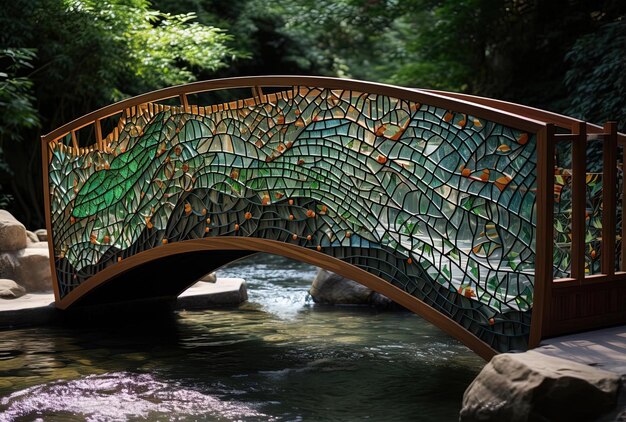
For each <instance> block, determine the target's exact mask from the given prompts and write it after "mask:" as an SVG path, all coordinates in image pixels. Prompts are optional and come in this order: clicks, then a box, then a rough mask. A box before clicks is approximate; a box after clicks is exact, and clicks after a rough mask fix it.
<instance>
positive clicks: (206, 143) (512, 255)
mask: <svg viewBox="0 0 626 422" xmlns="http://www.w3.org/2000/svg"><path fill="white" fill-rule="evenodd" d="M535 142H536V140H535V136H534V135H532V134H528V133H525V132H523V131H519V130H516V129H514V128H510V127H506V126H503V125H501V124H497V123H494V122H491V121H487V120H484V119H482V118H480V117H476V116H471V115H467V114H462V113H457V112H455V111H453V110H445V109H441V108H437V107H434V106H430V105H427V104H419V103H415V102H411V101H405V100H402V99H397V98H391V97H388V96H384V95H374V94H368V93H361V92H355V91H341V90H328V89H318V88H311V87H295V88H294V89H293V90H289V91H284V92H280V93H276V94H272V95H263V96H261V97H258V98H256V99H253V100H246V101H238V102H234V103H228V104H222V105H220V106H209V107H197V106H193V107H189V108H186V109H185V108H183V107H168V106H161V105H157V104H152V103H148V104H144V105H143V106H141V107H137V108H134V109H129V110H126V111H125V112H124V115H123V116H122V117H121V119H120V122H119V126H118V128H117V129H116V130H115V132H114V133H112V134H111V135H109V137H107V139H105V141H104V142H103V144H104V147H103V148H100V151H96V150H92V151H84V152H82V153H75V152H72V151H71V150H70V149H68V148H67V147H65V146H64V145H63V144H62V143H58V142H57V143H51V144H50V155H51V157H50V162H49V180H50V195H51V212H52V230H53V239H54V248H55V265H56V271H57V274H56V275H57V279H58V284H59V291H60V295H61V297H63V296H65V295H67V294H68V293H69V292H70V291H71V290H72V289H74V288H76V286H78V285H80V284H81V283H83V282H84V281H85V280H87V279H88V278H89V277H91V276H92V275H94V274H96V273H97V272H98V271H100V270H102V269H103V268H105V267H107V266H110V265H115V264H116V263H117V262H119V261H121V260H124V259H126V258H127V257H129V256H132V255H135V254H137V253H140V252H141V251H144V250H148V249H151V248H154V247H160V246H161V245H165V244H169V243H172V242H179V241H184V240H187V239H198V238H204V237H212V236H253V237H259V238H265V239H273V240H279V241H283V242H287V243H291V244H294V245H299V246H302V247H306V248H310V249H312V250H314V251H319V252H321V253H325V254H329V255H332V256H334V257H336V258H339V259H342V260H344V261H346V262H348V263H350V264H352V265H355V266H357V267H360V268H363V269H365V270H367V271H369V272H370V273H373V274H375V275H378V276H379V277H381V278H383V279H384V280H386V281H388V282H389V283H392V284H393V285H395V286H398V287H400V288H401V289H403V290H404V291H406V292H408V293H409V294H411V295H413V296H415V297H417V298H419V299H420V300H422V301H424V302H426V303H428V304H429V305H431V306H433V307H434V308H436V309H437V310H438V311H440V312H442V313H443V314H445V315H447V316H449V317H451V318H452V319H454V320H455V321H457V322H459V323H460V324H462V325H463V326H464V327H465V328H466V329H468V330H469V331H471V332H473V333H474V334H476V335H477V336H478V337H480V338H481V339H483V340H484V341H486V342H487V343H489V344H491V345H492V346H493V347H494V348H496V349H497V350H501V351H504V350H511V349H523V348H525V347H526V342H527V337H528V332H529V327H530V312H531V308H532V301H533V277H534V260H535V256H534V249H535V248H534V241H535V238H534V236H535V215H534V211H535V193H536V192H535V190H536V189H535V175H536V170H535V167H536V158H535V147H536V145H535Z"/></svg>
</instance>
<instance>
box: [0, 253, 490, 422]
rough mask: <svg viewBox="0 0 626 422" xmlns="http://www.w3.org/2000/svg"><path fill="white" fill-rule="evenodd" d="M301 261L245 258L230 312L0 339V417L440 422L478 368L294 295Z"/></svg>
mask: <svg viewBox="0 0 626 422" xmlns="http://www.w3.org/2000/svg"><path fill="white" fill-rule="evenodd" d="M315 274H316V269H315V268H314V267H311V266H308V265H305V264H302V263H298V262H294V261H289V260H286V259H283V258H280V257H276V256H268V255H256V256H253V257H250V258H247V259H245V260H242V261H239V262H236V263H233V264H231V265H230V266H228V267H226V268H223V269H221V270H220V271H219V272H218V276H219V277H241V278H244V279H246V281H247V283H248V295H249V302H248V303H246V304H244V305H242V306H240V307H239V308H235V309H232V308H224V309H214V310H207V311H200V312H188V311H181V312H177V313H175V314H174V315H173V316H171V317H170V318H163V319H156V320H154V321H152V322H151V323H146V322H145V321H143V322H133V321H127V322H126V323H124V324H115V326H105V325H98V326H97V327H96V328H93V327H85V326H77V327H61V326H56V327H55V326H52V327H38V328H29V329H19V330H13V331H4V332H0V421H2V422H4V421H31V420H38V419H39V420H43V421H83V420H87V421H137V420H159V421H160V420H176V421H196V420H207V421H239V420H242V421H266V420H268V421H351V420H364V419H367V420H372V421H385V422H386V421H448V420H449V421H453V420H457V419H458V412H459V410H460V407H461V399H462V395H463V391H464V390H465V388H466V387H467V386H468V385H469V383H470V382H471V381H472V379H473V378H474V377H475V376H476V374H477V373H478V372H479V371H480V369H481V368H482V366H483V365H484V362H483V361H482V360H481V359H480V358H479V357H478V356H476V355H474V354H473V353H472V352H471V351H470V350H468V349H467V348H466V347H464V346H463V345H462V344H460V343H459V342H458V341H456V340H454V339H452V338H451V337H449V336H447V335H446V334H445V333H443V332H441V331H440V330H439V329H437V328H435V327H434V326H432V325H431V324H429V323H427V322H426V321H424V320H423V319H421V318H419V317H417V316H416V315H413V314H411V313H408V312H377V311H375V310H372V309H369V308H360V307H326V306H318V305H314V304H312V303H311V302H310V301H308V300H307V290H308V288H309V287H310V284H311V280H312V279H313V278H314V277H315Z"/></svg>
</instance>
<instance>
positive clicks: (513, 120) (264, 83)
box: [41, 76, 544, 142]
mask: <svg viewBox="0 0 626 422" xmlns="http://www.w3.org/2000/svg"><path fill="white" fill-rule="evenodd" d="M293 86H311V87H319V88H326V89H338V90H353V91H359V92H368V93H372V94H379V95H386V96H390V97H395V98H401V99H405V100H411V101H415V102H418V103H422V104H428V105H432V106H435V107H440V108H444V109H449V110H454V111H457V112H460V113H466V114H471V115H473V116H476V117H480V118H484V119H487V120H491V121H493V122H496V123H501V124H504V125H507V126H512V127H514V128H515V129H519V130H524V131H528V132H531V133H536V132H538V131H539V130H541V129H542V127H543V126H544V123H543V122H541V121H539V120H535V119H532V118H529V117H527V116H521V115H517V114H515V113H512V112H508V111H506V110H500V109H497V108H494V107H491V106H488V105H484V104H481V103H478V102H473V101H471V100H469V99H459V98H453V96H450V95H444V94H441V93H435V92H428V91H418V90H415V89H411V88H401V87H397V86H393V85H386V84H380V83H374V82H365V81H356V80H352V79H340V78H327V77H321V76H245V77H237V78H225V79H214V80H210V81H200V82H193V83H190V84H186V85H178V86H173V87H169V88H164V89H160V90H157V91H152V92H148V93H146V94H142V95H138V96H136V97H132V98H128V99H125V100H123V101H120V102H117V103H115V104H111V105H108V106H106V107H103V108H101V109H99V110H96V111H94V112H91V113H88V114H86V115H84V116H82V117H79V118H77V119H75V120H73V121H71V122H69V123H67V124H65V125H63V126H60V127H59V128H57V129H55V130H53V131H51V132H50V133H48V134H46V135H44V136H42V137H41V139H42V141H43V142H53V141H57V140H58V139H60V138H62V137H64V136H65V135H67V134H68V133H70V132H71V131H74V132H75V131H77V130H79V129H81V128H83V127H85V126H88V125H91V124H93V123H94V122H96V121H97V120H102V119H105V118H107V117H110V116H112V115H115V114H117V113H120V112H122V111H123V110H125V109H127V108H131V107H137V106H139V105H141V104H145V103H149V102H155V101H161V100H165V99H169V98H175V97H179V98H181V104H182V105H184V106H186V105H185V104H184V102H185V100H186V96H187V95H190V94H197V93H201V92H208V91H216V90H225V89H235V88H252V89H254V90H256V91H257V93H261V94H262V90H261V89H260V88H262V87H293ZM446 94H447V93H446ZM187 105H188V104H187Z"/></svg>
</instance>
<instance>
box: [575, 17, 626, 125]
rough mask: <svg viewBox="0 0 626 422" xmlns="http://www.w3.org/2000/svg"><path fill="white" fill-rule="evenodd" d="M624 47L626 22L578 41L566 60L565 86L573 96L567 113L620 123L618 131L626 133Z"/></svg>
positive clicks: (607, 27)
mask: <svg viewBox="0 0 626 422" xmlns="http://www.w3.org/2000/svg"><path fill="white" fill-rule="evenodd" d="M625 45H626V19H623V20H618V21H615V22H611V23H608V24H606V25H604V26H602V27H601V28H599V29H598V31H596V32H593V33H590V34H587V35H585V36H583V37H581V38H580V39H578V40H577V41H576V43H575V44H574V46H573V47H572V49H571V50H570V51H569V53H568V54H567V56H566V59H567V60H568V62H569V63H570V68H569V70H568V71H567V74H566V76H565V83H566V85H567V87H568V88H569V90H570V92H571V93H572V95H571V103H570V104H569V105H568V107H567V109H566V112H567V113H569V114H571V115H574V116H578V117H579V118H581V119H583V120H588V121H593V122H598V123H602V122H604V121H606V120H609V119H619V129H620V130H621V131H626V95H625V93H626V58H625V56H624V54H625V53H624V46H625ZM600 46H601V48H599V47H600Z"/></svg>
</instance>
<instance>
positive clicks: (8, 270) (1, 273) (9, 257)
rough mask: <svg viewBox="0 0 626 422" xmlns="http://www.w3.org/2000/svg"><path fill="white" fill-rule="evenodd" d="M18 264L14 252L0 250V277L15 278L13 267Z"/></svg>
mask: <svg viewBox="0 0 626 422" xmlns="http://www.w3.org/2000/svg"><path fill="white" fill-rule="evenodd" d="M18 265H19V263H18V261H17V258H16V256H15V252H4V253H1V252H0V278H8V279H11V280H15V269H16V268H17V266H18Z"/></svg>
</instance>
